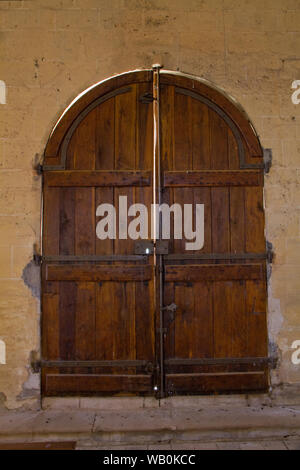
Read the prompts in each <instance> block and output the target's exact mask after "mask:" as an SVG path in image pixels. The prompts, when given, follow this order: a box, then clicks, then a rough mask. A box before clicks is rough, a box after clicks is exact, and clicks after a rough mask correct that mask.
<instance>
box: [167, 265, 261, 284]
mask: <svg viewBox="0 0 300 470" xmlns="http://www.w3.org/2000/svg"><path fill="white" fill-rule="evenodd" d="M263 275H264V271H263V267H262V265H261V264H240V265H237V264H234V265H228V264H218V265H213V264H212V265H209V264H208V265H205V264H198V265H197V264H193V265H192V266H188V265H184V266H166V267H165V279H166V281H185V282H190V281H230V280H232V281H236V280H245V279H252V280H255V279H263Z"/></svg>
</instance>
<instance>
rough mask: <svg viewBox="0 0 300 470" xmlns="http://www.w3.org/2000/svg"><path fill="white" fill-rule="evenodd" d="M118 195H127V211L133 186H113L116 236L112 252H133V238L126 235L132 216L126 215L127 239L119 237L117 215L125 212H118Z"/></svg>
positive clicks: (132, 196) (131, 200)
mask: <svg viewBox="0 0 300 470" xmlns="http://www.w3.org/2000/svg"><path fill="white" fill-rule="evenodd" d="M120 196H127V213H128V208H129V206H131V204H133V203H134V202H135V201H134V188H130V187H121V188H114V204H115V208H116V211H117V238H116V240H115V241H114V253H115V254H133V253H134V243H135V240H132V239H131V238H129V236H128V226H129V224H130V221H131V220H133V218H134V217H128V218H127V222H128V224H127V239H120V237H119V215H120V213H122V214H123V215H124V216H125V219H126V216H127V214H126V213H124V212H122V210H121V212H120V210H119V197H120Z"/></svg>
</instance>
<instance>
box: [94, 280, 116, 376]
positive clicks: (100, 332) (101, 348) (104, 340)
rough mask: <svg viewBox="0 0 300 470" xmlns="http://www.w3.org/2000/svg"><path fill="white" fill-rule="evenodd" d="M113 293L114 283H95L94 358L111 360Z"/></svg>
mask: <svg viewBox="0 0 300 470" xmlns="http://www.w3.org/2000/svg"><path fill="white" fill-rule="evenodd" d="M114 295H115V283H113V282H98V283H97V284H96V313H95V316H96V318H95V321H96V323H95V338H96V359H98V360H101V361H102V360H103V361H105V360H113V341H112V337H113V335H114V333H115V328H114V327H113V323H112V321H113V315H112V302H113V301H114ZM108 338H109V341H108ZM109 372H110V370H109Z"/></svg>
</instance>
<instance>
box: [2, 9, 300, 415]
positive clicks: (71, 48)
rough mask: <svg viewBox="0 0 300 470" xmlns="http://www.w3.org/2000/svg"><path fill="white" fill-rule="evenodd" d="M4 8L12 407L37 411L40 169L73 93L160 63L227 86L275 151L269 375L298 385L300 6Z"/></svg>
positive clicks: (7, 384)
mask: <svg viewBox="0 0 300 470" xmlns="http://www.w3.org/2000/svg"><path fill="white" fill-rule="evenodd" d="M0 10H1V14H0V63H1V73H0V79H1V80H4V81H5V83H6V86H7V104H6V105H0V294H1V296H0V337H1V338H4V339H5V341H6V344H7V364H6V365H0V394H1V393H2V394H4V396H5V406H8V407H10V408H14V407H21V406H28V407H31V406H36V403H37V402H35V404H33V401H32V400H26V399H25V398H24V399H22V398H20V393H21V391H22V387H23V384H24V382H25V381H26V380H27V378H28V365H29V354H30V351H31V350H32V349H36V350H38V348H39V335H38V332H39V303H38V302H37V300H36V299H34V298H33V297H32V294H31V292H30V290H29V289H28V288H27V287H26V286H25V285H24V283H23V281H22V279H21V276H22V271H23V268H24V267H25V265H26V264H27V263H28V261H29V260H30V258H31V254H32V246H33V244H34V243H37V244H39V243H40V239H39V237H40V229H39V226H40V180H39V178H38V177H37V176H35V175H34V173H33V171H32V168H33V165H34V163H35V162H36V161H37V160H39V159H41V157H42V154H43V150H44V147H45V144H46V141H47V138H48V136H49V134H50V132H51V129H52V127H53V126H54V124H55V122H56V121H57V119H58V117H59V116H60V115H61V113H62V112H63V110H64V109H65V108H66V106H68V104H69V103H70V102H71V101H72V99H74V97H75V96H77V95H78V93H80V92H81V91H83V90H84V89H85V88H87V87H88V86H90V85H92V84H93V83H95V82H98V81H99V80H102V79H104V78H107V77H110V76H112V75H114V74H118V73H121V72H124V71H127V70H133V69H136V68H147V67H151V65H152V64H153V63H155V62H161V63H163V64H164V66H165V68H169V69H173V70H181V71H183V72H188V73H192V74H196V75H198V76H200V77H204V78H206V79H208V80H211V81H212V82H213V83H214V84H216V85H218V86H221V87H222V88H224V89H225V90H226V91H227V92H228V93H230V94H232V96H234V97H235V98H236V99H237V100H238V101H239V102H240V103H241V104H242V105H243V106H244V107H245V109H246V111H247V113H248V115H249V116H250V118H251V119H252V121H253V123H254V125H255V127H256V129H257V132H258V134H259V136H260V138H261V142H262V144H263V145H264V146H265V147H270V148H272V149H273V157H274V166H273V168H272V169H271V171H270V174H269V175H268V176H267V177H266V186H265V204H266V235H267V238H268V239H269V240H270V241H271V242H273V244H274V249H275V255H276V256H275V260H274V265H273V269H272V277H271V287H272V288H271V289H270V296H271V298H270V299H269V306H270V309H269V323H270V325H272V331H270V339H271V341H272V343H275V344H276V345H277V347H278V348H279V355H280V358H281V360H280V362H279V367H278V370H277V371H276V373H273V374H272V376H273V377H276V380H277V382H279V383H280V382H284V383H285V384H289V383H290V384H297V383H298V384H299V383H300V366H295V365H293V364H292V363H291V344H292V342H293V341H294V340H297V339H300V323H299V318H300V317H299V315H300V297H299V292H300V257H299V248H300V246H299V243H300V242H299V236H300V217H299V216H300V189H299V188H300V186H299V176H300V124H299V122H300V104H299V105H294V104H293V103H292V102H291V94H292V91H293V90H292V89H291V84H292V82H293V81H294V80H300V56H299V50H300V21H299V19H300V2H299V1H298V0H280V1H279V0H251V1H250V0H224V1H223V0H186V1H182V0H110V1H109V2H107V1H106V0H15V1H1V2H0ZM124 51H126V53H124ZM274 306H275V307H274ZM281 319H282V320H281ZM274 380H275V379H274ZM1 397H2V396H1ZM18 397H19V398H18ZM81 404H82V406H85V405H84V404H85V401H84V400H83V401H81ZM93 406H97V405H96V404H94V405H93ZM128 406H129V405H128ZM143 406H144V405H143Z"/></svg>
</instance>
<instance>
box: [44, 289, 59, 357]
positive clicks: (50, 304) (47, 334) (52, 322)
mask: <svg viewBox="0 0 300 470" xmlns="http://www.w3.org/2000/svg"><path fill="white" fill-rule="evenodd" d="M42 350H43V353H42V354H43V357H44V358H45V359H53V360H55V359H59V296H58V295H57V294H45V293H44V294H43V302H42Z"/></svg>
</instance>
